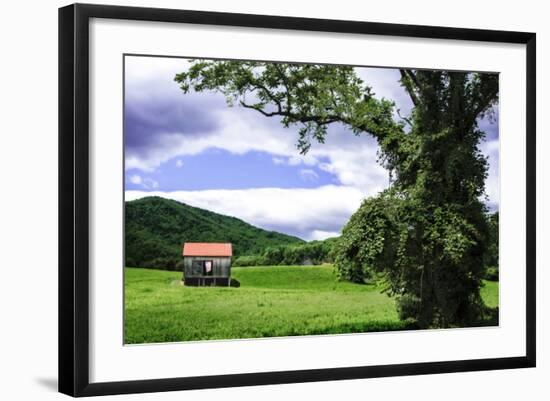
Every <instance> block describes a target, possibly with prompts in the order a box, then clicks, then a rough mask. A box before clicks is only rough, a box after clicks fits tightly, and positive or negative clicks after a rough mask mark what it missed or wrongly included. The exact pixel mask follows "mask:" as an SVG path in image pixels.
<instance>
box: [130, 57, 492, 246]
mask: <svg viewBox="0 0 550 401" xmlns="http://www.w3.org/2000/svg"><path fill="white" fill-rule="evenodd" d="M188 66H189V62H188V60H186V59H177V58H161V57H136V56H127V57H126V59H125V68H126V71H125V78H126V79H125V106H124V107H125V186H126V187H125V196H126V199H127V200H131V199H137V198H141V197H144V196H148V195H157V196H163V197H166V198H170V199H175V200H178V201H182V202H185V203H187V204H190V205H193V206H197V207H202V208H205V209H209V210H212V211H215V212H218V213H222V214H227V215H231V216H235V217H238V218H241V219H243V220H245V221H247V222H249V223H251V224H254V225H256V226H259V227H262V228H266V229H271V230H277V231H280V232H284V233H287V234H291V235H296V236H299V237H301V238H304V239H306V240H312V239H323V238H327V237H330V236H336V235H338V234H339V233H340V230H341V228H342V227H343V225H344V224H345V223H346V222H347V220H348V219H349V217H350V215H351V214H352V213H353V212H354V211H355V210H357V208H358V207H359V205H360V202H361V200H362V199H364V198H365V197H368V196H373V195H375V194H377V193H378V192H379V191H381V190H382V189H384V188H385V187H387V185H388V174H387V172H386V171H385V170H384V169H383V168H382V167H380V166H379V165H378V163H377V162H376V151H377V148H378V146H377V144H376V141H375V140H374V139H373V138H371V137H370V136H369V135H366V134H365V135H361V136H355V135H353V134H352V133H351V132H349V131H348V130H347V129H346V128H345V127H344V126H342V125H338V124H336V125H332V126H330V128H329V132H328V136H327V141H326V143H325V144H313V146H312V148H311V150H310V151H309V152H308V154H307V155H306V156H301V155H299V153H298V151H297V149H296V146H295V145H296V140H297V129H298V128H297V127H290V128H284V127H282V125H281V124H280V122H279V121H278V120H277V119H276V118H266V117H263V116H261V115H260V114H259V113H257V112H255V111H252V110H246V109H243V108H239V107H228V106H227V104H226V103H225V99H224V98H223V96H222V95H221V94H216V93H194V92H190V93H188V94H184V93H183V92H182V91H181V90H180V89H179V87H178V85H177V83H176V82H174V80H173V78H174V76H175V74H176V73H178V72H181V71H184V70H186V69H187V68H188ZM356 73H357V74H358V75H359V76H360V77H361V78H362V79H363V80H364V81H365V82H366V83H367V84H369V85H370V86H371V87H372V88H373V90H374V92H375V93H376V96H377V97H386V98H388V99H392V100H394V101H395V102H396V105H397V107H398V108H399V109H400V110H401V114H403V115H406V114H408V113H409V112H410V109H411V107H412V104H411V102H410V100H409V98H408V96H407V95H406V94H405V92H404V91H403V89H402V88H401V87H400V85H399V83H398V79H399V72H398V70H395V69H384V68H357V69H356ZM496 121H498V118H497V119H496ZM480 126H481V127H482V128H483V129H484V130H485V131H486V132H487V140H486V141H485V142H484V143H483V144H482V145H481V149H482V151H483V153H484V154H485V155H486V156H488V157H489V163H490V169H489V177H488V179H487V182H486V188H487V191H486V192H487V194H488V196H489V199H488V201H487V202H488V204H489V206H490V207H491V208H492V209H498V204H499V201H498V123H497V122H490V121H488V120H483V121H480Z"/></svg>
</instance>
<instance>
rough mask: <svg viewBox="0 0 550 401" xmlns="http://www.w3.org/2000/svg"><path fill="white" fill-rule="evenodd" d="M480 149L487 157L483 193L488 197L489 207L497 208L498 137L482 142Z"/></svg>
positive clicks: (498, 196) (498, 200) (498, 185)
mask: <svg viewBox="0 0 550 401" xmlns="http://www.w3.org/2000/svg"><path fill="white" fill-rule="evenodd" d="M480 149H481V151H482V153H483V154H484V155H485V156H486V157H488V158H489V171H488V175H487V179H486V180H485V193H486V195H487V198H488V199H489V202H488V203H489V207H490V208H491V209H497V210H498V208H499V205H500V183H499V177H500V169H499V167H500V166H499V161H500V160H499V158H500V144H499V140H498V138H497V139H494V140H489V141H484V142H482V143H481V145H480Z"/></svg>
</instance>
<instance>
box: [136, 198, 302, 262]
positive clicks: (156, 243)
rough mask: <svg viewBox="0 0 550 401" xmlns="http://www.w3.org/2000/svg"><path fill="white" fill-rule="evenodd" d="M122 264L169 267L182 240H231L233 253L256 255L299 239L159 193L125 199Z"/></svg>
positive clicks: (178, 255)
mask: <svg viewBox="0 0 550 401" xmlns="http://www.w3.org/2000/svg"><path fill="white" fill-rule="evenodd" d="M125 218H126V221H125V237H126V238H125V240H126V249H125V251H126V255H125V256H126V266H132V267H150V268H159V269H167V270H172V269H175V268H176V264H177V263H178V262H179V261H180V260H181V259H182V258H181V247H182V244H183V243H184V242H231V243H232V244H233V255H234V256H239V255H257V254H261V253H263V251H264V249H265V248H267V247H273V246H280V245H289V244H301V243H304V241H303V240H301V239H300V238H297V237H292V236H290V235H285V234H281V233H278V232H275V231H267V230H263V229H261V228H258V227H254V226H252V225H250V224H248V223H245V222H244V221H242V220H239V219H237V218H235V217H230V216H224V215H221V214H217V213H213V212H210V211H208V210H205V209H199V208H196V207H192V206H189V205H186V204H184V203H180V202H176V201H173V200H169V199H164V198H160V197H147V198H142V199H138V200H134V201H129V202H126V207H125Z"/></svg>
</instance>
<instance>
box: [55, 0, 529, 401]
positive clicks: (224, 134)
mask: <svg viewBox="0 0 550 401" xmlns="http://www.w3.org/2000/svg"><path fill="white" fill-rule="evenodd" d="M535 79H536V72H535V34H534V33H523V32H507V31H487V30H472V29H462V28H444V27H429V26H414V25H396V24H386V23H369V22H358V21H337V20H320V19H307V18H294V17H280V16H264V15H243V14H231V13H215V12H202V11H183V10H168V9H150V8H136V7H118V6H100V5H85V4H78V5H70V6H67V7H64V8H61V9H60V10H59V113H60V115H59V149H60V152H59V216H60V217H59V390H60V391H61V392H63V393H66V394H69V395H72V396H92V395H103V394H120V393H134V392H153V391H169V390H185V389H200V388H214V387H231V386H248V385H261V384H277V383H292V382H311V381H322V380H342V379H355V378H370V377H383V376H398V375H418V374H428V373H441V372H460V371H476V370H489V369H510V368H526V367H533V366H535V343H536V341H535Z"/></svg>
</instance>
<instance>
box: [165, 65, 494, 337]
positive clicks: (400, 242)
mask: <svg viewBox="0 0 550 401" xmlns="http://www.w3.org/2000/svg"><path fill="white" fill-rule="evenodd" d="M400 73H401V79H400V83H401V85H402V86H403V87H404V89H405V91H406V92H407V93H408V95H409V97H410V99H411V101H412V103H413V105H414V107H413V110H412V112H411V115H410V116H406V117H400V118H395V117H394V112H395V111H396V110H395V104H394V102H392V101H391V100H387V99H378V98H376V97H375V94H374V93H373V92H372V90H371V88H370V87H369V86H368V85H366V84H365V83H364V82H363V81H362V80H361V79H360V78H359V77H358V76H357V75H356V73H355V69H354V68H353V67H348V66H334V65H309V64H290V63H266V62H243V61H204V60H195V61H193V63H192V65H191V67H190V68H189V70H188V71H186V72H182V73H180V74H177V75H176V77H175V80H176V81H177V82H178V83H179V84H180V86H181V89H182V90H183V91H184V92H188V91H189V90H191V89H193V90H195V91H197V92H201V91H217V92H221V93H222V94H223V95H225V97H226V99H227V101H228V103H229V104H230V105H234V104H238V105H240V106H242V107H244V108H248V109H251V110H254V111H256V112H258V113H261V114H262V115H264V116H266V117H275V118H279V119H280V121H281V123H282V124H283V125H284V126H285V127H290V126H297V128H298V140H297V147H298V150H299V151H300V152H301V153H302V154H305V153H307V151H308V150H309V149H310V146H311V143H312V141H317V142H320V143H323V142H324V140H325V137H326V135H327V127H328V126H329V125H330V124H336V123H339V124H343V125H345V126H346V127H348V128H349V130H350V131H351V132H352V133H354V134H355V135H360V134H363V133H367V134H370V135H372V136H373V137H375V138H376V139H377V141H378V144H379V147H380V149H379V161H380V163H381V164H382V165H383V166H385V167H386V168H387V169H388V170H389V172H390V174H391V176H392V177H393V181H392V185H391V187H390V188H389V189H387V190H385V191H383V192H382V193H380V194H379V195H378V196H377V197H374V198H370V199H367V200H365V201H364V202H363V204H362V205H361V207H360V209H359V210H358V211H357V212H356V213H355V214H354V215H353V216H352V218H351V219H350V221H349V223H348V224H347V225H346V227H345V228H344V230H343V234H342V238H341V241H340V244H339V247H338V248H339V249H338V252H337V257H336V268H337V270H338V273H339V275H340V277H341V278H343V279H348V280H353V281H363V280H364V279H365V277H366V276H368V275H369V274H371V273H373V272H378V273H380V274H382V275H383V276H384V277H386V279H387V282H388V291H389V293H390V294H391V295H394V296H396V297H397V302H398V308H399V313H400V317H401V318H402V319H411V320H413V321H414V322H416V324H418V325H419V326H420V327H449V326H465V325H470V324H474V323H475V322H476V321H477V320H478V319H479V318H480V317H481V315H482V313H483V303H482V300H481V297H480V292H479V290H480V286H481V278H482V275H483V258H484V255H485V252H486V248H487V236H488V233H487V223H486V218H485V214H486V208H485V206H484V204H483V202H482V200H481V199H480V198H482V197H483V195H484V181H485V178H486V175H487V161H486V159H485V158H484V156H483V155H482V154H481V152H480V150H479V148H478V145H479V142H480V140H481V139H482V138H483V136H484V133H483V132H482V131H481V130H480V129H479V127H478V123H477V122H478V120H479V118H480V117H482V116H484V115H486V114H488V113H491V110H492V109H493V107H492V106H493V105H495V104H496V102H497V101H498V75H496V74H485V73H464V72H448V71H423V70H411V69H402V70H400ZM365 174H368V172H365Z"/></svg>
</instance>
